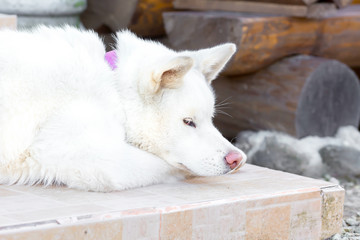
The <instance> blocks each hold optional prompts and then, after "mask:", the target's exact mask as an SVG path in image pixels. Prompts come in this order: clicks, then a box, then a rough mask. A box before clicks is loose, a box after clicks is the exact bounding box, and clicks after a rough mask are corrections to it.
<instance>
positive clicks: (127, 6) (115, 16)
mask: <svg viewBox="0 0 360 240" xmlns="http://www.w3.org/2000/svg"><path fill="white" fill-rule="evenodd" d="M171 10H173V7H172V0H117V1H114V0H102V1H98V0H88V7H87V9H86V11H85V12H84V13H83V14H82V16H81V20H82V22H83V24H84V25H85V27H87V28H92V29H94V30H95V31H97V32H98V33H100V34H109V35H110V34H112V33H114V32H116V31H119V30H121V29H124V28H128V29H130V30H131V31H133V32H135V33H136V34H138V35H140V36H143V37H160V36H163V35H165V30H164V24H163V18H162V13H163V12H164V11H171Z"/></svg>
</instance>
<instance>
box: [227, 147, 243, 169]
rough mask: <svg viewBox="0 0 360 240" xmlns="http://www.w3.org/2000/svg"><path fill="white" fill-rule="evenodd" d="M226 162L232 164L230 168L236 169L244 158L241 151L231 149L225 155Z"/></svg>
mask: <svg viewBox="0 0 360 240" xmlns="http://www.w3.org/2000/svg"><path fill="white" fill-rule="evenodd" d="M225 160H226V163H227V164H228V165H229V166H230V169H231V170H232V169H235V168H236V167H237V166H239V164H240V163H241V161H242V160H243V157H242V155H241V153H239V152H235V151H231V152H229V153H228V154H227V155H226V156H225Z"/></svg>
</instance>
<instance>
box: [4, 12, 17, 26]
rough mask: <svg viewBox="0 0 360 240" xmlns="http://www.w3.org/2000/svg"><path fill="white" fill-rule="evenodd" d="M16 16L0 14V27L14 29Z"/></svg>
mask: <svg viewBox="0 0 360 240" xmlns="http://www.w3.org/2000/svg"><path fill="white" fill-rule="evenodd" d="M16 24H17V18H16V16H15V15H5V14H0V29H2V28H9V29H16Z"/></svg>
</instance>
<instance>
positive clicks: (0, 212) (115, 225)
mask: <svg viewBox="0 0 360 240" xmlns="http://www.w3.org/2000/svg"><path fill="white" fill-rule="evenodd" d="M343 203H344V190H343V189H342V188H341V187H339V186H337V185H336V184H333V183H329V182H324V181H320V180H315V179H311V178H306V177H302V176H298V175H294V174H289V173H285V172H280V171H274V170H270V169H266V168H261V167H257V166H253V165H250V164H247V165H245V166H244V167H243V168H242V169H240V171H239V172H237V173H235V174H232V175H225V176H218V177H210V178H194V179H191V180H187V181H183V182H177V183H169V184H161V185H154V186H150V187H145V188H139V189H133V190H128V191H123V192H113V193H95V192H81V191H77V190H73V189H68V188H65V187H50V188H44V187H41V186H34V187H29V186H9V187H8V186H0V239H1V240H3V239H9V240H10V239H29V240H31V239H36V240H37V239H96V240H100V239H106V240H108V239H247V240H248V239H250V240H252V239H261V240H265V239H271V240H274V239H277V240H280V239H299V240H304V239H307V240H311V239H325V238H328V237H330V236H331V235H333V234H335V233H337V232H340V231H341V224H342V214H343Z"/></svg>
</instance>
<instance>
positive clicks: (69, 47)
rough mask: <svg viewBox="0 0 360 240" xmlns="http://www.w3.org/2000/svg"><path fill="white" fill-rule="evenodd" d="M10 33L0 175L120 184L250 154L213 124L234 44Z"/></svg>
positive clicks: (49, 31) (0, 68)
mask: <svg viewBox="0 0 360 240" xmlns="http://www.w3.org/2000/svg"><path fill="white" fill-rule="evenodd" d="M117 38H118V43H117V48H116V53H117V57H118V61H117V63H116V64H117V68H116V69H115V70H112V69H111V68H110V67H109V65H108V63H107V62H106V61H105V60H104V56H105V48H104V44H103V43H102V41H101V40H100V39H99V38H98V37H97V35H96V34H95V33H92V32H84V31H79V30H77V29H74V28H71V27H65V28H62V29H60V28H47V27H40V28H38V29H36V30H34V31H33V32H16V31H2V32H0V184H36V183H42V184H45V185H47V184H53V183H55V184H66V185H67V186H69V187H72V188H78V189H84V190H93V191H111V190H122V189H127V188H133V187H139V186H145V185H149V184H154V183H159V182H164V181H169V180H170V179H172V178H179V177H181V176H184V174H186V173H189V172H190V173H191V174H193V175H201V176H211V175H220V174H225V173H227V172H229V171H231V169H237V168H238V167H240V166H241V165H242V164H243V163H244V162H245V160H246V157H245V155H244V154H243V153H242V152H241V151H240V150H238V149H237V148H235V147H234V146H232V145H231V144H230V143H229V142H228V141H227V140H225V139H224V138H223V137H222V136H221V134H220V133H219V132H218V131H217V130H216V129H215V128H214V126H213V125H212V120H211V119H212V116H213V114H214V101H215V100H214V95H213V93H212V90H211V87H210V82H211V81H212V80H213V79H214V78H215V77H216V75H217V74H218V72H219V71H220V70H221V69H222V68H223V67H224V65H225V64H226V62H227V61H228V60H229V58H230V57H231V55H232V54H233V52H234V50H235V49H234V46H233V44H224V45H221V46H218V47H215V48H212V49H206V50H200V51H197V52H178V53H177V52H174V51H172V50H169V49H167V48H166V47H164V46H162V45H160V44H158V43H154V42H150V41H144V40H141V39H138V38H137V37H136V36H134V35H133V34H131V33H129V32H126V31H125V32H120V33H118V34H117Z"/></svg>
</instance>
